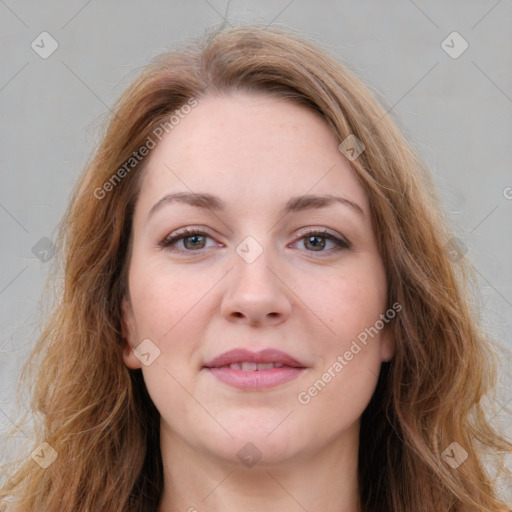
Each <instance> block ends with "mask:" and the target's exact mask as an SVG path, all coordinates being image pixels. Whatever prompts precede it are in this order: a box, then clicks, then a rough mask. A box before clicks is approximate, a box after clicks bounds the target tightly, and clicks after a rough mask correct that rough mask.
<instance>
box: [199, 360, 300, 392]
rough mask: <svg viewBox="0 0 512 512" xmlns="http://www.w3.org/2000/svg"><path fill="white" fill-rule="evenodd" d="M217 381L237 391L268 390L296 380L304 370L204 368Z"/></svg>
mask: <svg viewBox="0 0 512 512" xmlns="http://www.w3.org/2000/svg"><path fill="white" fill-rule="evenodd" d="M205 369H206V370H208V371H209V372H210V373H211V374H212V375H214V376H215V377H216V378H217V379H219V380H220V381H221V382H224V383H225V384H229V385H230V386H233V387H235V388H238V389H244V390H255V389H268V388H273V387H275V386H279V385H280V384H284V383H285V382H289V381H291V380H293V379H296V378H297V377H298V376H299V375H301V374H302V373H303V372H304V371H305V370H306V368H292V367H291V366H282V367H281V368H272V369H271V370H249V371H244V370H234V369H231V368H205Z"/></svg>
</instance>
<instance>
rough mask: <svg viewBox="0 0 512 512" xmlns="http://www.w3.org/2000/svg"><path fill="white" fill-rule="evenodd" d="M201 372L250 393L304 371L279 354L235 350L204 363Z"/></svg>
mask: <svg viewBox="0 0 512 512" xmlns="http://www.w3.org/2000/svg"><path fill="white" fill-rule="evenodd" d="M203 369H204V370H206V371H208V372H209V373H210V374H211V375H213V376H214V377H215V378H216V379H218V380H219V381H221V382H223V383H224V384H227V385H229V386H231V387H235V388H238V389H242V390H246V391H249V390H263V389H268V388H273V387H276V386H279V385H282V384H284V383H286V382H289V381H291V380H293V379H296V378H297V377H299V376H300V375H301V374H302V373H304V372H305V371H306V370H307V367H306V366H305V365H304V364H302V363H301V362H299V361H297V360H296V359H295V358H293V357H291V356H290V355H289V354H286V353H285V352H282V351H280V350H274V349H267V350H263V351H261V352H257V353H254V352H249V351H248V350H245V349H235V350H231V351H229V352H225V353H224V354H221V355H220V356H218V357H216V358H215V359H213V360H212V361H210V362H208V363H206V364H205V365H204V367H203Z"/></svg>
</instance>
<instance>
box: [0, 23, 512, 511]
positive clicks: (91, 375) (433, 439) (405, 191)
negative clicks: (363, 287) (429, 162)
mask: <svg viewBox="0 0 512 512" xmlns="http://www.w3.org/2000/svg"><path fill="white" fill-rule="evenodd" d="M235 89H241V90H245V91H254V92H258V93H265V94H270V95H274V96H277V97H279V98H282V99H283V100H285V101H292V102H295V103H297V104H300V105H304V106H306V107H308V108H311V109H313V110H314V111H315V112H317V113H319V114H320V115H321V116H323V118H324V119H325V121H326V123H328V125H329V126H330V127H331V129H332V130H333V131H334V133H335V134H336V136H337V137H338V139H339V141H340V143H341V142H342V141H344V140H345V139H346V138H347V137H348V136H349V135H353V136H355V137H357V138H358V139H359V140H360V141H362V143H363V144H364V146H365V149H364V151H363V153H362V154H361V155H360V156H359V157H358V158H357V159H355V160H354V161H352V166H353V168H354V171H355V172H356V173H357V175H358V177H359V179H360V181H361V183H362V185H363V187H364V189H365V190H366V192H367V194H368V196H369V198H370V205H371V213H372V218H373V223H374V226H375V230H376V235H377V238H378V243H379V249H380V253H381V255H382V258H383V261H384V264H385V267H386V271H387V279H388V288H389V289H388V301H389V304H393V303H395V302H398V303H399V304H401V305H402V308H403V309H402V311H401V313H400V315H399V316H397V318H396V321H394V322H393V323H392V324H391V325H392V327H391V328H392V329H393V334H394V338H395V343H396V353H395V356H394V358H393V360H392V361H391V362H390V363H386V364H384V365H383V368H382V371H381V375H380V378H379V382H378V385H377V389H376V391H375V394H374V396H373V398H372V400H371V402H370V404H369V406H368V408H367V409H366V410H365V412H364V414H363V418H362V421H361V437H360V450H359V465H358V471H359V487H360V496H361V504H362V509H363V511H364V512H392V511H393V512H411V511H415V512H421V511H425V512H432V511H434V510H435V511H446V512H455V511H462V510H464V511H487V512H491V511H492V512H505V511H508V510H509V509H510V506H507V505H506V504H505V503H504V502H503V501H502V500H500V498H499V497H498V492H497V489H496V488H495V485H494V484H493V478H494V476H491V475H490V474H489V473H488V470H486V468H485V467H484V460H486V459H485V457H486V456H487V455H489V454H490V455H491V456H492V457H497V455H498V454H499V453H500V452H501V453H502V454H503V453H510V452H511V451H512V445H511V444H510V443H509V442H508V441H507V440H505V439H504V438H503V436H501V435H500V434H499V433H498V432H496V431H495V429H494V428H493V427H492V425H491V422H490V421H489V420H488V419H487V416H486V414H488V412H487V411H486V409H485V408H484V406H483V400H484V398H485V397H486V396H487V395H488V393H489V392H490V391H491V390H492V389H494V386H495V382H494V379H495V374H496V372H495V370H494V365H493V364H494V363H493V361H494V349H493V347H492V345H491V342H490V341H489V340H488V339H487V338H486V336H484V334H483V332H481V330H480V329H479V327H478V319H477V316H476V311H473V310H472V309H471V308H470V306H469V304H470V300H469V293H470V291H471V290H470V288H469V286H468V284H471V282H472V280H471V275H470V274H469V273H468V271H467V269H468V268H469V265H468V264H467V263H466V262H465V259H464V258H460V259H458V261H454V260H455V259H457V258H453V257H450V252H449V251H447V250H446V247H447V244H449V245H448V246H450V244H451V242H450V239H451V233H450V230H449V228H448V227H447V226H446V225H445V223H444V221H443V217H442V215H441V214H440V208H439V202H438V200H437V198H436V196H435V193H434V192H433V186H432V183H431V180H430V178H429V177H428V173H427V172H426V170H425V168H424V166H423V165H422V163H421V161H420V160H419V158H418V157H417V156H416V154H415V151H414V150H413V148H412V147H411V146H410V145H409V144H408V143H407V142H406V141H405V140H404V137H403V136H402V135H401V134H400V132H399V131H398V129H397V128H396V126H395V123H394V122H393V121H392V120H391V119H390V115H389V114H387V113H386V111H385V109H384V108H383V107H382V106H381V105H380V104H379V103H378V102H377V101H376V100H375V99H374V96H373V95H372V94H371V93H370V92H369V90H368V88H367V87H365V86H364V85H363V84H362V82H361V81H360V80H358V79H357V78H356V77H355V76H354V75H353V74H352V73H351V72H350V71H349V70H348V69H347V68H346V67H345V66H344V65H342V64H340V63H339V62H338V61H336V60H335V59H334V58H332V57H331V56H329V55H328V54H327V53H325V52H324V51H323V50H321V49H319V48H318V47H317V46H316V45H314V44H312V43H310V42H309V41H307V40H304V39H303V38H301V37H299V36H298V35H296V34H295V33H293V32H291V31H289V30H288V31H284V30H282V29H275V28H264V27H260V26H244V27H236V28H232V29H229V30H225V31H220V32H217V33H213V34H209V35H208V36H207V37H205V38H203V39H201V40H200V41H196V42H194V43H193V44H190V45H188V46H187V47H186V48H184V49H180V50H175V51H169V52H166V53H165V54H162V55H160V56H159V57H158V58H156V59H155V60H154V61H152V63H151V64H150V65H149V66H147V67H146V68H145V69H144V71H143V72H142V74H141V75H140V76H139V77H138V78H137V79H136V80H135V82H134V83H133V84H132V85H131V86H130V87H129V88H128V89H127V90H126V91H125V93H124V94H123V95H122V96H121V98H120V99H119V101H118V103H117V104H116V105H115V106H114V108H113V115H112V117H111V119H110V121H109V123H108V126H107V129H106V133H105V134H104V137H103V139H102V142H101V144H100V145H99V148H98V150H97V152H96V154H95V156H94V158H93V159H92V160H91V162H90V163H89V164H88V165H87V167H86V169H85V170H84V172H83V173H82V175H81V177H80V179H79V182H78V184H77V186H76V189H75V191H74V194H73V197H72V200H71V202H70V206H69V209H68V211H67V213H66V215H65V217H64V220H63V222H62V224H61V228H60V231H59V237H58V240H57V245H58V248H59V255H60V259H59V260H58V262H57V264H56V265H55V273H54V276H57V278H58V279H61V278H60V277H59V276H60V275H63V283H62V286H61V287H60V288H57V290H56V291H57V293H56V302H55V305H54V308H53V312H52V314H51V315H50V316H49V318H48V320H47V322H46V325H45V328H44V330H43V331H42V333H41V335H40V337H39V339H38V341H37V344H36V346H35V348H34V350H33V353H32V355H31V358H30V360H29V361H28V362H27V364H26V366H25V367H24V369H23V373H22V377H23V378H24V380H25V381H27V383H28V384H29V385H32V386H31V387H33V395H32V396H33V399H32V404H31V407H32V409H33V410H34V411H35V412H36V413H37V414H38V415H39V416H40V419H39V418H38V419H37V421H36V427H37V430H36V435H37V441H35V443H34V448H35V447H37V446H38V445H39V444H40V443H41V442H42V441H45V442H47V443H48V444H49V445H50V446H51V447H52V448H53V449H54V450H55V452H56V453H57V454H58V456H57V459H56V460H55V461H54V462H53V463H52V464H51V465H49V467H47V468H46V469H42V468H41V467H39V466H38V465H37V464H36V463H35V462H34V461H33V460H30V459H28V460H21V461H19V464H18V466H17V467H16V471H12V474H11V476H10V478H9V479H8V481H7V482H6V483H5V484H4V487H3V488H2V490H1V491H0V498H2V497H4V498H5V497H12V498H14V499H16V501H15V502H13V505H15V508H13V510H15V511H23V512H36V511H38V512H39V511H43V510H44V511H45V512H57V511H58V512H61V511H71V510H72V511H74V512H85V511H95V512H99V511H105V512H106V511H108V512H125V511H127V510H130V511H138V512H148V511H149V510H156V508H157V507H158V503H159V500H160V497H161V493H162V486H163V469H162V460H161V455H160V446H159V420H160V418H159V414H158V411H157V410H156V408H155V407H154V405H153V404H152V402H151V399H150V397H149V395H148V393H147V391H146V388H145V385H144V381H143V379H142V374H141V372H140V370H129V369H128V368H127V367H126V366H125V365H124V363H123V359H122V355H121V351H122V347H123V331H122V320H121V301H122V299H123V297H124V296H125V294H126V293H127V279H126V277H127V276H126V271H127V267H128V264H129V258H130V232H131V222H132V215H133V209H134V204H135V201H136V200H137V195H138V191H139V187H140V181H141V180H140V177H141V175H142V173H143V170H144V167H145V162H146V160H145V159H143V158H141V159H140V162H139V158H138V156H139V153H141V150H140V148H141V147H143V146H147V145H148V141H149V139H151V140H153V142H155V134H156V133H160V132H159V131H158V130H159V129H160V130H161V127H162V126H163V127H165V128H166V130H170V129H172V122H170V121H169V119H170V116H171V115H173V113H174V112H175V111H176V110H179V109H182V108H183V107H184V105H187V103H188V104H191V100H192V101H196V102H200V101H201V98H202V97H204V96H205V95H207V94H215V93H229V92H230V91H233V90H235ZM166 123H167V124H166ZM159 127H160V128H159ZM134 155H136V156H137V158H136V160H137V162H136V163H135V162H134V161H132V160H131V159H133V158H135V156H134ZM121 169H124V172H123V171H120V170H121ZM107 184H109V185H107ZM452 249H453V247H452ZM59 264H60V267H59ZM59 272H60V274H59ZM58 282H60V281H58ZM464 454H465V455H464ZM450 458H451V459H450ZM463 459H465V460H463ZM451 460H458V461H459V462H460V464H458V467H454V466H455V464H449V463H448V462H450V461H451ZM492 460H493V461H494V460H495V459H492ZM498 466H499V465H498V462H497V459H496V462H495V463H493V468H494V467H498ZM499 467H501V465H500V466H499ZM341 477H342V476H341V475H340V478H341Z"/></svg>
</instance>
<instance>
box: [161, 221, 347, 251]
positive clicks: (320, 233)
mask: <svg viewBox="0 0 512 512" xmlns="http://www.w3.org/2000/svg"><path fill="white" fill-rule="evenodd" d="M194 235H199V236H205V237H208V238H212V237H211V236H210V235H209V234H208V233H206V232H205V231H202V230H194V229H188V228H186V229H183V230H182V231H180V232H178V233H176V234H174V235H168V236H167V237H166V238H164V239H163V240H162V241H161V242H160V243H159V244H158V247H160V248H161V249H167V250H169V251H171V252H175V253H180V254H187V253H189V254H190V253H193V252H198V253H200V252H202V250H203V249H204V248H203V249H197V250H183V249H177V248H176V247H172V244H174V243H176V242H179V241H180V240H183V239H185V238H188V237H190V236H194ZM312 236H317V237H320V238H325V239H326V240H330V241H331V242H334V244H336V247H334V248H332V249H329V250H327V251H323V250H322V251H308V252H312V253H318V254H322V253H323V254H330V253H331V252H332V251H334V252H339V251H342V250H344V249H350V248H351V247H352V245H351V243H350V242H349V241H348V240H347V239H345V238H340V237H337V236H335V235H333V234H332V233H330V232H329V231H326V230H315V229H312V230H309V231H307V232H305V233H302V234H301V236H300V238H299V240H304V239H305V238H308V237H312ZM299 240H298V241H299ZM320 257H322V256H320Z"/></svg>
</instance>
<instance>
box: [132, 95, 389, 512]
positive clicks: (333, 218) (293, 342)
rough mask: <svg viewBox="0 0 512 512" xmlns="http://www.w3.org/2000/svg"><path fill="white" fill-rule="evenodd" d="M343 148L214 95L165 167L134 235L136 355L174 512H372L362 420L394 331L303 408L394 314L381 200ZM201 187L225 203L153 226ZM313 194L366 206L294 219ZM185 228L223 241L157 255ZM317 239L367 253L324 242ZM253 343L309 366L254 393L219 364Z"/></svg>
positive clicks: (289, 108) (243, 99)
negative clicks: (364, 498) (364, 504)
mask: <svg viewBox="0 0 512 512" xmlns="http://www.w3.org/2000/svg"><path fill="white" fill-rule="evenodd" d="M338 144H339V141H338V140H337V138H336V137H335V135H334V134H333V133H332V131H331V130H330V129H329V127H328V125H327V124H326V123H325V121H323V120H322V119H321V118H320V117H319V116H318V115H317V114H315V113H314V112H312V111H310V110H308V109H306V108H305V107H302V106H297V105H294V104H292V103H289V102H285V101H283V100H282V99H278V98H272V97H270V96H267V95H263V94H252V93H251V94H249V93H240V92H237V93H233V94H229V95H224V96H207V97H205V98H202V99H200V101H199V105H198V106H197V107H196V108H195V109H193V110H192V111H191V113H189V114H188V115H187V116H186V117H185V118H184V119H182V120H181V121H180V123H179V125H177V126H175V127H174V129H173V130H172V131H171V132H170V133H169V134H168V135H167V136H166V137H165V138H164V139H163V140H162V141H161V142H160V143H159V145H158V146H157V147H156V148H155V149H154V150H153V151H152V153H151V154H150V156H149V162H148V165H147V168H146V169H145V171H144V172H145V175H144V179H143V182H142V188H141V193H140V196H139V198H138V200H137V203H136V208H135V213H134V221H133V229H132V237H133V252H132V257H131V261H130V270H129V291H130V297H127V298H126V299H125V301H124V303H123V317H124V326H125V338H126V348H125V351H124V361H125V364H126V365H127V366H128V367H129V368H131V369H136V368H142V372H143V376H144V379H145V382H146V385H147V388H148V391H149V394H150V396H151V399H152V400H153V402H154V403H155V405H156V407H157V408H158V410H159V412H160V414H161V449H162V459H163V462H164V478H165V484H164V493H163V499H162V502H161V506H160V508H159V512H164V511H165V512H175V511H176V512H177V511H185V510H189V511H193V510H198V511H202V510H208V511H223V512H230V511H235V510H249V511H256V510H265V511H266V512H273V511H279V512H283V511H285V512H292V511H293V512H295V511H301V512H302V511H303V510H304V509H307V510H325V511H335V510H336V511H339V510H343V511H345V512H352V511H354V512H355V511H356V510H358V507H359V502H358V488H357V452H358V444H359V423H360V416H361V414H362V412H363V411H364V409H365V407H366V406H367V404H368V402H369V400H370V398H371V396H372V394H373V392H374V390H375V386H376V382H377V375H378V373H379V369H380V365H381V362H382V361H384V360H389V359H390V358H391V357H392V355H393V351H394V343H393V340H392V339H391V336H390V335H389V330H388V329H386V328H384V329H382V330H381V331H379V334H378V335H377V336H375V337H373V338H372V339H371V341H370V342H369V343H368V344H367V345H366V346H365V347H364V348H363V349H362V350H361V351H360V352H359V353H357V355H355V356H354V357H353V359H352V360H351V361H348V364H347V365H346V366H344V367H343V369H342V371H339V372H338V373H336V372H335V377H333V378H332V379H331V381H330V382H329V383H327V385H326V386H325V387H324V388H323V389H322V390H321V392H319V393H318V394H317V395H316V396H314V397H313V398H311V400H310V402H309V403H308V404H306V405H304V404H301V403H299V401H298V395H299V393H301V392H304V391H307V390H308V389H309V388H310V387H311V386H312V385H313V383H314V382H315V381H316V380H317V379H319V378H321V376H322V374H323V373H324V372H325V371H327V369H328V368H329V367H332V365H333V364H334V362H335V361H336V360H337V357H338V356H340V355H341V356H343V354H344V353H345V352H346V351H347V350H348V349H349V347H350V344H351V342H352V341H353V340H354V339H356V337H357V335H358V334H359V333H361V332H362V331H364V329H365V328H368V327H370V326H373V325H374V324H375V322H376V320H378V319H379V318H380V315H381V314H382V313H384V312H385V311H386V309H387V307H388V305H387V304H386V290H387V283H386V277H385V270H384V267H383V263H382V260H381V257H380V255H379V252H378V249H377V245H376V238H375V233H374V231H373V228H372V223H371V219H370V211H369V204H368V198H367V196H366V194H365V192H364V190H363V188H362V187H361V185H360V183H359V181H358V179H357V177H356V175H355V173H354V171H353V169H352V168H351V166H350V162H349V161H348V160H347V159H346V158H345V157H344V156H343V154H342V153H341V152H340V151H339V150H338ZM191 191H193V192H195V193H199V192H201V193H209V194H213V195H215V196H219V197H220V198H221V199H222V200H224V201H225V203H226V209H225V210H223V211H212V210H209V209H201V208H198V207H194V206H191V205H188V204H183V203H179V202H167V203H165V204H164V205H162V206H161V207H160V208H158V209H157V210H156V211H155V212H154V213H153V214H152V215H150V216H149V218H148V212H149V211H150V210H151V208H152V207H153V205H154V204H155V203H157V202H158V201H159V200H160V199H161V198H162V197H163V196H164V195H166V194H170V193H174V192H191ZM304 194H318V195H323V194H335V195H338V196H342V197H344V198H346V199H349V200H350V201H353V202H354V203H356V204H357V205H358V206H359V207H360V208H361V210H362V212H358V211H356V209H355V208H351V207H349V206H346V205H344V204H341V203H335V204H332V205H330V206H327V207H323V208H312V209H307V210H304V211H299V212H292V213H289V214H288V215H285V214H283V212H282V208H283V206H284V204H285V203H286V202H287V201H288V200H289V199H290V198H291V197H294V196H299V195H304ZM184 227H190V229H191V230H194V229H195V230H196V231H197V230H198V229H199V228H200V231H207V232H208V237H207V238H202V237H201V236H200V237H199V238H194V237H192V238H190V235H188V236H189V238H188V239H187V240H186V241H185V240H183V239H182V240H181V241H177V242H175V244H174V246H171V247H168V248H161V247H160V246H159V245H158V244H159V243H160V242H161V241H162V240H163V239H165V238H166V237H167V236H168V235H169V234H172V233H174V232H176V231H178V230H179V229H180V228H184ZM307 228H312V230H315V229H316V230H321V229H327V230H328V231H329V232H330V233H332V234H334V235H336V236H343V237H345V238H346V239H348V240H349V241H350V244H351V246H350V248H342V249H341V250H335V248H336V247H337V246H336V244H335V243H333V242H331V241H329V240H328V239H326V238H320V239H314V240H313V242H316V245H315V244H314V243H308V241H309V240H310V238H309V237H310V236H311V235H307V232H306V233H305V231H307ZM248 236H251V237H253V238H254V239H255V240H256V241H257V243H258V244H259V246H260V247H261V249H262V253H261V254H260V255H259V257H257V258H256V259H255V261H253V262H252V263H248V262H247V261H246V260H244V259H243V258H242V257H241V256H240V255H239V253H237V251H236V248H237V246H238V245H239V244H240V243H241V242H242V241H243V240H244V239H245V238H246V237H248ZM185 242H186V244H187V245H185ZM323 244H325V245H323ZM197 245H199V248H195V247H197ZM318 246H320V247H318ZM172 247H175V248H176V249H181V250H182V251H188V252H186V253H176V252H172V251H171V248H172ZM251 247H252V246H251ZM255 247H257V246H255ZM250 250H251V251H254V250H255V249H254V247H252V248H251V249H250ZM145 339H150V340H151V343H152V344H153V345H151V347H153V348H152V349H151V350H152V353H155V354H156V352H155V350H156V349H155V348H154V347H158V350H159V351H160V353H159V355H158V357H157V358H156V359H155V360H154V361H153V362H152V363H151V364H149V365H148V366H145V365H143V364H142V363H141V362H140V360H139V359H138V358H137V357H136V354H135V353H134V350H133V349H134V348H135V347H137V346H138V345H139V344H140V343H141V342H142V340H145ZM238 347H244V348H246V349H248V350H251V351H254V352H257V351H259V350H262V349H265V348H278V349H280V350H282V351H284V352H287V353H288V354H290V355H291V356H293V357H295V358H296V359H298V360H299V361H301V362H302V363H304V364H305V365H306V366H307V370H305V371H304V372H303V373H302V374H301V375H300V376H299V377H298V378H296V379H295V380H292V381H290V382H287V383H285V384H282V385H280V386H277V387H274V388H271V389H266V390H256V391H242V390H239V389H236V388H233V387H230V386H228V385H227V384H225V383H223V382H220V381H219V380H218V379H216V378H215V377H214V376H212V375H211V374H210V373H209V372H208V371H207V370H204V369H203V365H204V363H205V362H207V361H209V360H211V359H212V358H213V357H216V356H218V355H220V354H221V353H223V352H225V351H227V350H230V349H233V348H238ZM248 442H251V443H253V444H254V445H255V446H256V447H257V449H258V450H259V452H260V453H261V458H260V459H259V461H258V462H257V463H256V464H255V465H253V466H252V467H247V466H245V465H244V464H243V463H242V462H241V461H240V460H239V458H238V457H237V453H238V451H239V450H240V449H241V448H242V447H244V446H245V445H246V443H248ZM246 449H247V448H246ZM334 475H339V476H338V477H334Z"/></svg>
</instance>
